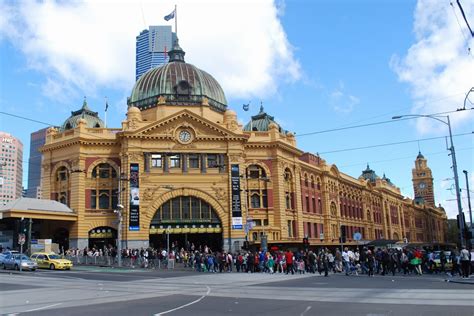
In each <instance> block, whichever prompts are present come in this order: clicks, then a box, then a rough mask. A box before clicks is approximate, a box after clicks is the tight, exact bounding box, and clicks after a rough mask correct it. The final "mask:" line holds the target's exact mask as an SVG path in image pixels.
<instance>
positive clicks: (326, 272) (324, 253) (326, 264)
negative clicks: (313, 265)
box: [320, 248, 329, 277]
mask: <svg viewBox="0 0 474 316" xmlns="http://www.w3.org/2000/svg"><path fill="white" fill-rule="evenodd" d="M328 253H329V250H328V248H325V249H324V250H323V251H321V256H320V260H321V263H322V265H323V270H324V276H325V277H327V276H329V258H328Z"/></svg>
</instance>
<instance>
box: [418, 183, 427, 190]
mask: <svg viewBox="0 0 474 316" xmlns="http://www.w3.org/2000/svg"><path fill="white" fill-rule="evenodd" d="M418 187H419V188H420V189H424V188H426V184H425V183H424V182H420V184H419V185H418Z"/></svg>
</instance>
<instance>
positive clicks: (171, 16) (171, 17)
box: [165, 9, 176, 21]
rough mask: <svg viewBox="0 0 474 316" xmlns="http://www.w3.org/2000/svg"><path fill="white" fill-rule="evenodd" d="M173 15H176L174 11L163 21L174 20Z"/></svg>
mask: <svg viewBox="0 0 474 316" xmlns="http://www.w3.org/2000/svg"><path fill="white" fill-rule="evenodd" d="M175 13H176V9H174V10H173V12H171V13H170V14H168V15H165V21H169V20H171V19H174V15H175Z"/></svg>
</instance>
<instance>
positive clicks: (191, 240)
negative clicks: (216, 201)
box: [150, 196, 223, 251]
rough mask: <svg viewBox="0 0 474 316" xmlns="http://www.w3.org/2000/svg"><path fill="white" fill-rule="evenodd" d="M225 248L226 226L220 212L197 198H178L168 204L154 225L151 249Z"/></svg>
mask: <svg viewBox="0 0 474 316" xmlns="http://www.w3.org/2000/svg"><path fill="white" fill-rule="evenodd" d="M168 240H169V247H170V249H174V250H180V249H181V248H184V249H186V250H200V249H201V250H203V249H204V247H205V246H207V247H209V248H210V249H211V250H212V251H215V250H221V249H222V242H223V239H222V223H221V220H220V219H219V216H218V215H217V212H216V210H215V209H214V208H213V207H212V206H211V205H210V204H209V203H207V202H206V201H204V200H202V199H200V198H197V197H194V196H178V197H175V198H172V199H170V200H168V201H166V202H164V203H163V204H162V205H161V206H160V207H158V209H157V210H156V212H155V215H154V216H153V218H152V220H151V224H150V246H151V247H153V248H157V249H166V248H167V247H168Z"/></svg>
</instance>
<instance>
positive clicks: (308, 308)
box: [300, 306, 311, 316]
mask: <svg viewBox="0 0 474 316" xmlns="http://www.w3.org/2000/svg"><path fill="white" fill-rule="evenodd" d="M310 309H311V306H308V307H306V309H305V310H304V312H302V313H301V314H300V316H303V315H304V314H306V313H307V312H308V311H309V310H310Z"/></svg>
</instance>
